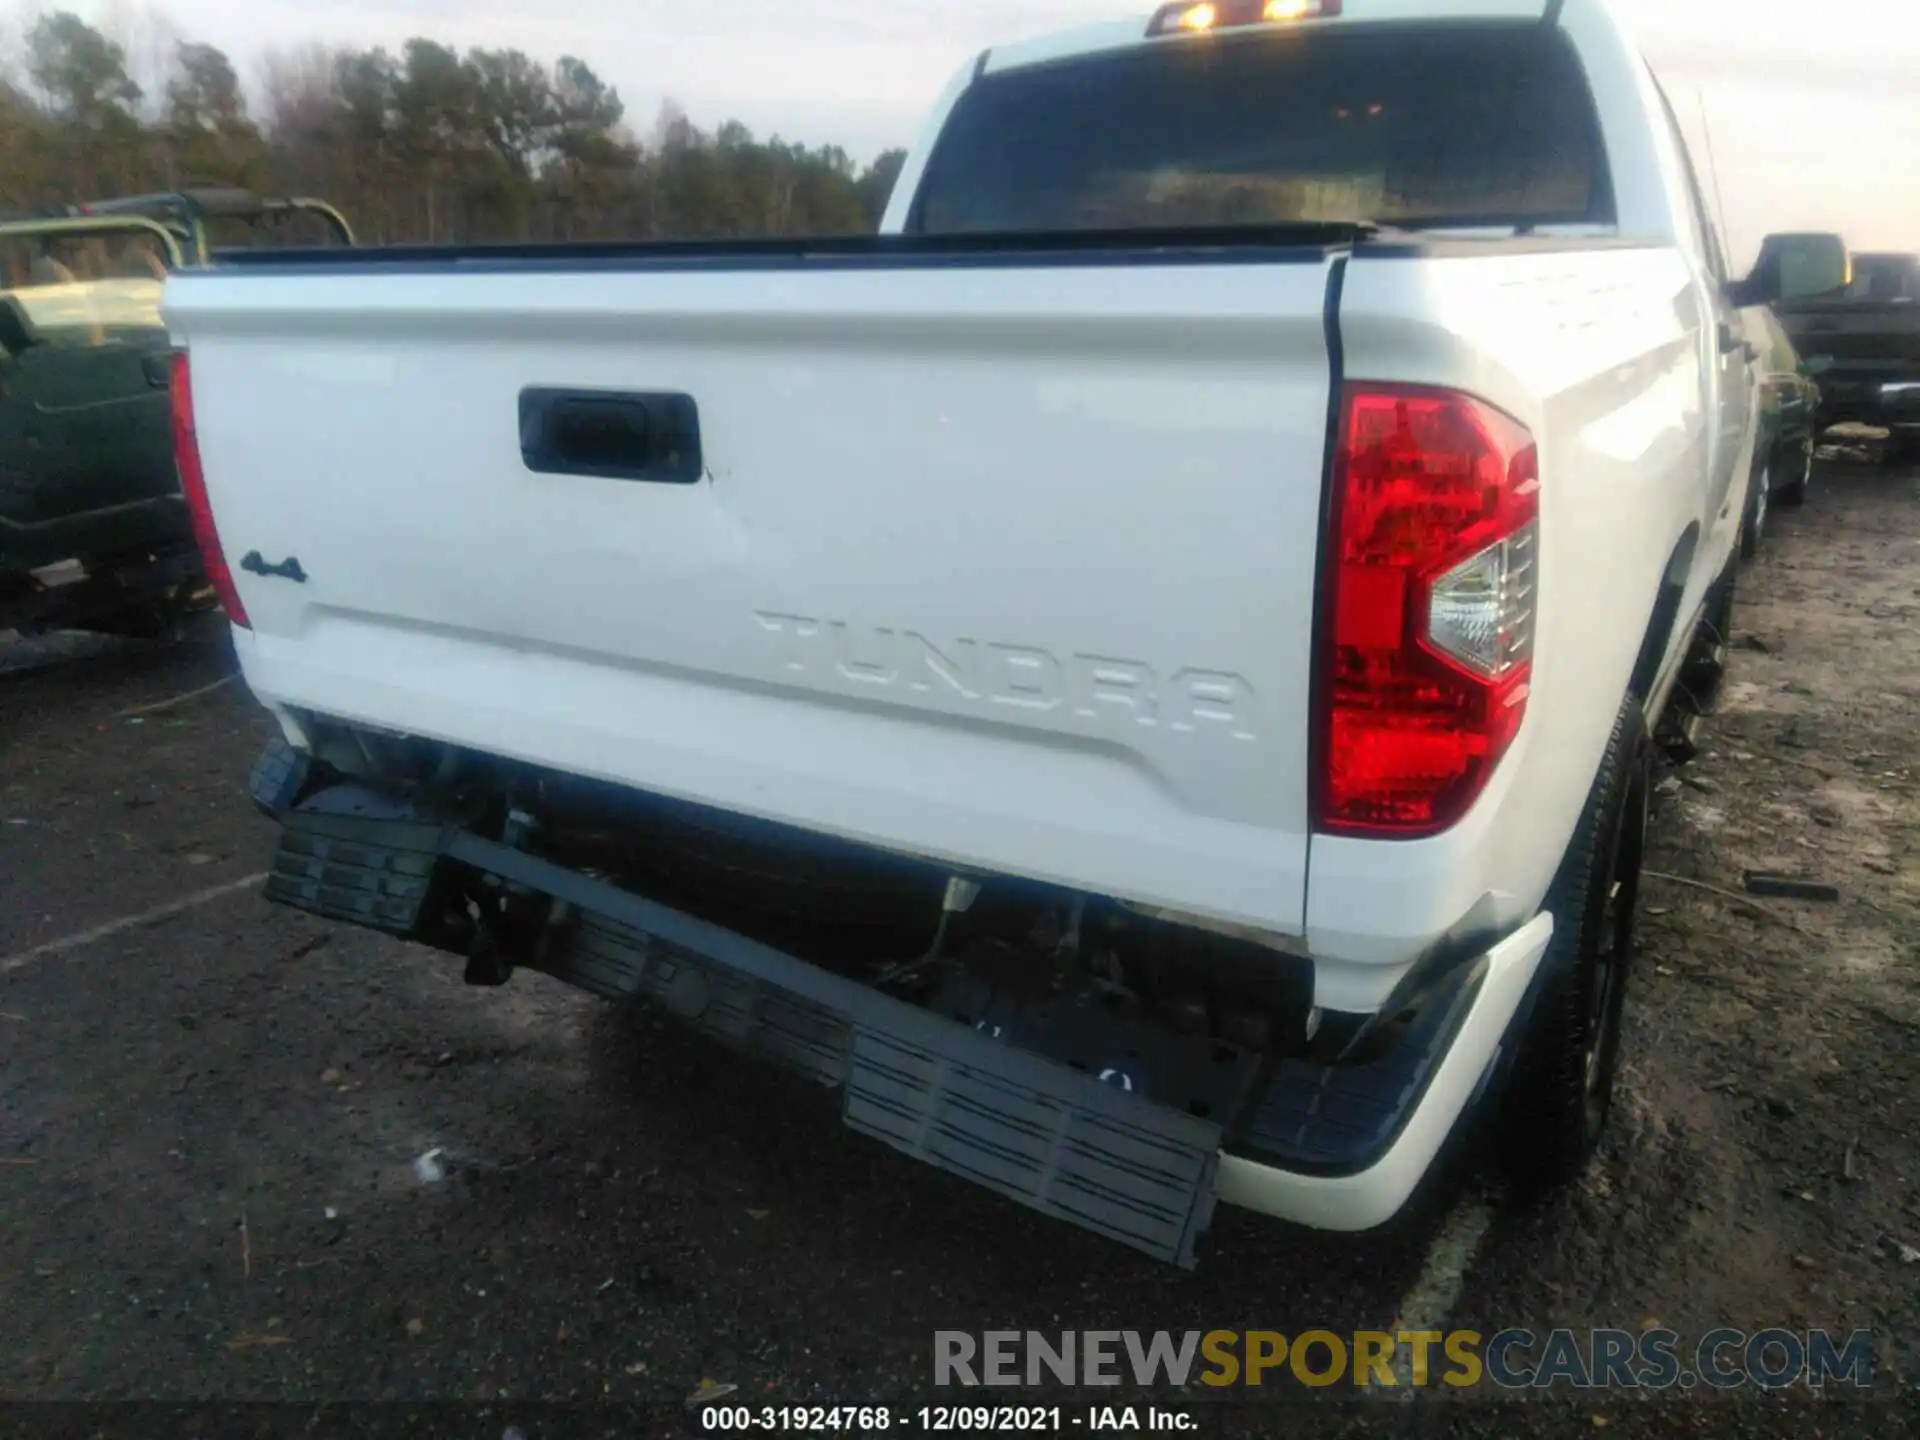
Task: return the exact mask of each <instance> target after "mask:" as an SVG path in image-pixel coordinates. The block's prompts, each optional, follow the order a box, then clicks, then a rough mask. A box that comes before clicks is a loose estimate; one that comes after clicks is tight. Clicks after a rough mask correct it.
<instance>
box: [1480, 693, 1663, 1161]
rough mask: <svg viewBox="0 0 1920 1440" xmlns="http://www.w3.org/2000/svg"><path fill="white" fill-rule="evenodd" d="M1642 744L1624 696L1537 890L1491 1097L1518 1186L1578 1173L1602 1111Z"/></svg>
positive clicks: (1627, 951)
mask: <svg viewBox="0 0 1920 1440" xmlns="http://www.w3.org/2000/svg"><path fill="white" fill-rule="evenodd" d="M1652 754H1653V751H1652V746H1651V744H1650V742H1649V740H1648V736H1647V725H1646V718H1645V715H1644V712H1643V710H1642V707H1641V704H1640V702H1639V700H1638V699H1637V698H1634V697H1632V696H1629V697H1628V699H1627V701H1626V703H1625V704H1623V705H1622V706H1621V709H1620V714H1619V715H1618V717H1616V719H1615V721H1614V726H1613V735H1612V738H1611V739H1610V740H1609V741H1608V743H1607V751H1606V756H1605V758H1604V759H1603V760H1602V762H1601V765H1600V773H1599V775H1598V776H1597V777H1596V779H1595V780H1594V785H1593V792H1592V795H1591V797H1590V798H1589V800H1588V802H1587V809H1586V813H1585V814H1583V815H1582V816H1581V817H1580V824H1579V826H1578V827H1577V828H1576V830H1575V831H1574V837H1573V843H1572V845H1570V846H1569V847H1568V849H1567V853H1566V857H1565V858H1564V859H1563V860H1562V861H1561V864H1560V873H1559V874H1558V875H1557V876H1556V877H1555V879H1554V882H1553V887H1552V889H1550V890H1549V891H1548V893H1547V903H1546V908H1547V910H1548V911H1549V912H1551V914H1552V915H1553V924H1554V929H1553V939H1552V941H1551V942H1550V944H1549V945H1548V948H1547V953H1546V955H1545V956H1544V957H1543V958H1542V960H1541V962H1540V964H1541V975H1540V980H1539V982H1538V985H1537V991H1536V995H1535V997H1534V1001H1533V1005H1532V1008H1531V1010H1530V1012H1529V1013H1528V1014H1527V1016H1526V1019H1525V1021H1524V1028H1523V1029H1522V1031H1521V1033H1520V1035H1519V1036H1518V1050H1517V1053H1516V1056H1515V1060H1514V1068H1513V1071H1512V1073H1511V1075H1510V1076H1509V1079H1508V1089H1507V1093H1506V1095H1505V1097H1504V1099H1503V1102H1502V1105H1501V1109H1500V1114H1499V1121H1498V1123H1499V1134H1498V1136H1497V1145H1498V1150H1499V1153H1500V1157H1501V1161H1502V1164H1503V1167H1504V1168H1505V1170H1506V1172H1507V1174H1508V1176H1509V1178H1510V1179H1511V1180H1512V1181H1513V1183H1514V1184H1515V1185H1516V1187H1518V1188H1520V1189H1522V1190H1538V1189H1541V1188H1544V1187H1546V1186H1550V1185H1559V1184H1565V1183H1567V1182H1568V1181H1571V1180H1573V1179H1574V1178H1575V1177H1577V1176H1578V1175H1579V1174H1580V1172H1581V1171H1582V1170H1583V1169H1584V1168H1585V1167H1586V1164H1587V1162H1588V1160H1589V1159H1590V1158H1591V1157H1592V1155H1593V1152H1594V1150H1595V1148H1596V1147H1597V1146H1598V1145H1599V1143H1600V1139H1601V1136H1602V1135H1603V1134H1604V1133H1605V1130H1606V1125H1607V1118H1608V1116H1609V1115H1610V1113H1611V1112H1612V1108H1613V1092H1614V1082H1615V1076H1616V1074H1617V1073H1618V1070H1619V1064H1620V1020H1621V1014H1622V1010H1623V1007H1624V1004H1625V999H1626V984H1627V977H1628V974H1629V972H1630V970H1631V967H1632V960H1633V933H1634V917H1635V912H1636V910H1637V909H1638V906H1639V899H1640V866H1641V858H1642V856H1643V855H1644V853H1645V849H1646V829H1647V806H1648V796H1649V794H1650V792H1651V789H1652V784H1651V781H1652Z"/></svg>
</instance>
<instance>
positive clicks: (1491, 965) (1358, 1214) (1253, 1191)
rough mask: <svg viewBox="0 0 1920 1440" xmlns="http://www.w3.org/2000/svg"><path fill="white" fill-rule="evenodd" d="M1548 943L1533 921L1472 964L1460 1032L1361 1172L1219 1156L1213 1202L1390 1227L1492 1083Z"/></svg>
mask: <svg viewBox="0 0 1920 1440" xmlns="http://www.w3.org/2000/svg"><path fill="white" fill-rule="evenodd" d="M1552 938H1553V917H1552V916H1550V915H1546V914H1541V915H1537V916H1535V917H1534V918H1533V919H1532V920H1531V921H1529V922H1528V923H1527V924H1526V925H1524V926H1522V927H1521V928H1520V930H1519V931H1517V932H1516V933H1514V934H1513V935H1510V936H1508V937H1507V938H1506V939H1505V940H1503V941H1501V942H1500V943H1499V944H1498V945H1495V946H1494V947H1493V948H1492V949H1491V950H1489V951H1487V953H1486V954H1485V955H1483V956H1481V957H1480V958H1479V959H1478V960H1477V961H1475V962H1474V965H1475V968H1476V969H1478V970H1479V971H1480V983H1479V985H1478V987H1477V989H1476V990H1475V992H1474V993H1473V995H1472V996H1471V998H1470V1001H1469V1002H1468V1004H1467V1005H1466V1007H1465V1010H1464V1013H1463V1014H1462V1015H1461V1017H1460V1021H1459V1026H1458V1028H1457V1029H1456V1030H1455V1031H1454V1032H1453V1034H1452V1037H1451V1039H1450V1041H1449V1042H1448V1043H1447V1044H1446V1045H1445V1046H1444V1048H1439V1049H1437V1050H1436V1053H1435V1054H1434V1056H1433V1060H1434V1067H1433V1071H1432V1074H1431V1076H1430V1078H1429V1079H1428V1081H1427V1083H1426V1085H1425V1088H1424V1090H1423V1091H1422V1093H1421V1094H1420V1096H1419V1097H1418V1099H1417V1100H1416V1101H1415V1103H1414V1104H1413V1105H1412V1107H1411V1108H1410V1109H1409V1110H1408V1112H1407V1114H1406V1116H1405V1120H1404V1122H1403V1124H1402V1125H1401V1128H1400V1130H1399V1133H1398V1135H1397V1136H1396V1137H1395V1138H1394V1140H1393V1141H1392V1143H1391V1144H1390V1145H1388V1146H1387V1147H1386V1149H1384V1150H1383V1151H1382V1152H1381V1153H1380V1154H1379V1155H1378V1157H1377V1158H1375V1159H1374V1160H1373V1162H1372V1163H1371V1164H1369V1165H1368V1166H1367V1167H1366V1168H1365V1169H1364V1170H1360V1171H1357V1172H1355V1173H1353V1174H1346V1175H1327V1174H1313V1173H1305V1172H1302V1171H1299V1170H1289V1169H1285V1168H1283V1167H1280V1166H1277V1165H1270V1164H1263V1163H1261V1162H1260V1161H1259V1160H1257V1159H1252V1158H1248V1157H1245V1156H1239V1155H1226V1156H1223V1157H1222V1158H1221V1161H1220V1176H1219V1182H1218V1195H1219V1198H1220V1199H1222V1200H1224V1201H1226V1202H1227V1203H1228V1204H1230V1205H1238V1206H1242V1207H1244V1208H1245V1209H1248V1210H1258V1211H1260V1212H1261V1213H1263V1214H1267V1215H1275V1216H1279V1217H1281V1218H1283V1219H1287V1220H1293V1221H1297V1222H1298V1223H1300V1224H1302V1225H1310V1226H1313V1227H1314V1228H1315V1229H1319V1230H1348V1231H1354V1230H1371V1229H1373V1228H1374V1227H1375V1226H1377V1225H1382V1224H1385V1223H1386V1222H1387V1221H1388V1220H1391V1219H1392V1218H1393V1217H1394V1216H1395V1215H1397V1214H1398V1213H1399V1212H1400V1210H1401V1208H1402V1207H1403V1206H1404V1205H1405V1204H1406V1203H1407V1201H1408V1200H1409V1199H1410V1198H1411V1197H1412V1195H1413V1192H1414V1191H1415V1189H1417V1188H1418V1186H1419V1184H1420V1182H1421V1181H1422V1180H1423V1179H1424V1178H1425V1177H1426V1175H1427V1173H1428V1171H1429V1170H1430V1169H1431V1168H1432V1167H1433V1163H1434V1161H1435V1159H1436V1158H1437V1157H1438V1156H1439V1154H1440V1151H1441V1148H1442V1147H1443V1146H1444V1145H1445V1144H1446V1142H1447V1140H1448V1138H1449V1137H1450V1136H1451V1135H1452V1134H1453V1132H1454V1130H1455V1128H1456V1126H1457V1125H1458V1124H1459V1123H1460V1121H1461V1118H1462V1116H1464V1115H1466V1114H1467V1113H1468V1111H1469V1110H1470V1108H1471V1107H1472V1106H1473V1104H1474V1102H1475V1101H1476V1100H1477V1099H1478V1098H1479V1097H1480V1095H1481V1093H1482V1091H1483V1089H1484V1088H1485V1087H1486V1086H1487V1084H1488V1082H1489V1080H1491V1079H1492V1078H1493V1076H1494V1075H1495V1073H1496V1071H1497V1068H1498V1063H1499V1061H1500V1060H1501V1059H1502V1058H1503V1049H1504V1047H1505V1046H1506V1045H1507V1044H1508V1037H1509V1033H1510V1031H1511V1029H1512V1027H1513V1022H1514V1019H1515V1017H1516V1015H1518V1014H1519V1012H1520V1010H1521V1007H1522V1005H1523V1003H1524V1002H1525V1000H1526V998H1527V996H1528V994H1529V991H1530V987H1531V986H1532V983H1533V979H1534V977H1535V975H1537V974H1538V973H1539V970H1540V961H1541V958H1542V957H1543V956H1544V955H1545V954H1546V950H1547V942H1548V941H1550V940H1551V939H1552Z"/></svg>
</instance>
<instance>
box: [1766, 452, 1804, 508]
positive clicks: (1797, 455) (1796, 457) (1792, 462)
mask: <svg viewBox="0 0 1920 1440" xmlns="http://www.w3.org/2000/svg"><path fill="white" fill-rule="evenodd" d="M1783 458H1784V460H1785V464H1783V463H1782V462H1781V461H1776V462H1775V463H1774V469H1775V471H1776V472H1777V473H1779V474H1781V475H1788V474H1791V475H1792V476H1793V477H1794V478H1793V480H1792V482H1791V483H1790V484H1786V485H1782V486H1780V487H1779V488H1778V489H1777V490H1775V491H1774V494H1773V498H1774V499H1775V501H1777V502H1778V503H1779V504H1781V505H1784V506H1786V507H1787V508H1788V509H1790V510H1797V509H1799V508H1800V507H1801V506H1802V505H1804V504H1806V503H1807V487H1808V486H1809V485H1811V484H1812V483H1813V440H1812V438H1811V437H1809V438H1808V439H1807V440H1806V441H1805V442H1804V443H1803V444H1802V445H1801V446H1800V448H1799V449H1798V450H1796V451H1794V452H1792V453H1791V454H1790V455H1789V456H1786V457H1783ZM1788 467H1791V468H1788Z"/></svg>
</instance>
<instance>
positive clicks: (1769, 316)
mask: <svg viewBox="0 0 1920 1440" xmlns="http://www.w3.org/2000/svg"><path fill="white" fill-rule="evenodd" d="M1746 320H1747V326H1748V331H1749V333H1750V335H1751V336H1752V343H1753V347H1754V352H1755V355H1756V359H1757V364H1758V376H1757V379H1758V386H1759V389H1758V392H1757V394H1758V400H1759V426H1758V432H1759V433H1758V435H1757V437H1756V439H1755V442H1754V451H1753V467H1754V476H1753V482H1752V484H1751V485H1750V486H1749V487H1748V490H1747V514H1746V521H1745V523H1744V524H1743V526H1742V528H1741V531H1740V553H1741V556H1742V557H1743V558H1745V559H1751V558H1753V556H1754V555H1755V554H1757V553H1758V552H1759V549H1760V545H1761V543H1762V541H1763V540H1764V538H1765V534H1766V524H1767V517H1768V515H1769V513H1770V512H1771V510H1772V507H1773V506H1775V505H1786V506H1797V505H1804V504H1805V503H1806V500H1807V487H1808V486H1809V485H1810V484H1811V483H1812V480H1813V455H1814V450H1815V448H1816V446H1817V444H1818V441H1819V424H1818V419H1817V417H1818V414H1819V409H1820V387H1819V386H1818V385H1816V384H1815V383H1814V381H1813V379H1812V378H1811V377H1810V376H1808V375H1807V374H1806V373H1805V371H1804V370H1803V369H1802V368H1801V364H1800V356H1799V354H1798V353H1797V352H1796V351H1795V350H1794V348H1793V341H1792V340H1790V339H1788V338H1787V332H1786V329H1785V327H1784V326H1782V325H1781V323H1780V320H1779V317H1777V316H1776V315H1775V314H1774V313H1773V311H1771V310H1769V309H1767V308H1765V307H1761V308H1759V309H1754V310H1749V311H1747V312H1746Z"/></svg>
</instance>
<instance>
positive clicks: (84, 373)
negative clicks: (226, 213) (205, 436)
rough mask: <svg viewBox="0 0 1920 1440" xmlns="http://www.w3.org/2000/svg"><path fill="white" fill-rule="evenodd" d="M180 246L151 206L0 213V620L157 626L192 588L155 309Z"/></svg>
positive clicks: (35, 625) (195, 581)
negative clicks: (1, 220)
mask: <svg viewBox="0 0 1920 1440" xmlns="http://www.w3.org/2000/svg"><path fill="white" fill-rule="evenodd" d="M181 260H182V256H181V253H180V249H179V245H178V243H177V241H176V240H175V238H174V236H173V235H172V234H171V233H170V232H169V231H168V230H167V229H166V228H165V227H163V226H161V225H158V224H155V223H154V222H152V221H149V220H143V219H137V218H130V217H115V218H82V219H67V220H32V221H22V222H16V223H13V224H8V225H0V629H13V630H19V631H22V632H25V633H32V632H35V631H39V630H47V629H60V628H66V629H94V630H104V631H113V632H118V633H124V634H133V635H156V634H161V633H164V632H165V631H167V630H168V629H169V628H171V626H172V625H173V624H174V623H175V622H176V621H177V620H178V619H179V618H180V616H181V615H183V614H184V613H185V611H186V608H187V607H188V605H189V604H190V603H191V599H192V596H193V595H194V593H195V592H197V591H199V590H201V589H203V588H204V583H205V582H204V579H203V576H202V569H201V564H200V558H199V555H198V552H197V551H196V549H195V547H194V543H193V530H192V526H191V521H190V517H189V514H188V511H187V508H186V506H185V505H184V504H183V503H182V501H181V497H180V485H179V480H178V478H177V476H176V474H175V470H174V457H173V446H172V424H171V420H170V418H169V411H168V398H167V383H168V371H167V364H168V353H169V349H170V344H169V341H168V338H167V330H166V326H165V325H164V324H163V323H162V322H161V319H160V290H161V280H162V278H163V277H164V276H165V275H166V273H167V272H168V271H169V270H170V269H173V268H176V267H177V266H178V265H179V264H180V263H181Z"/></svg>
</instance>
